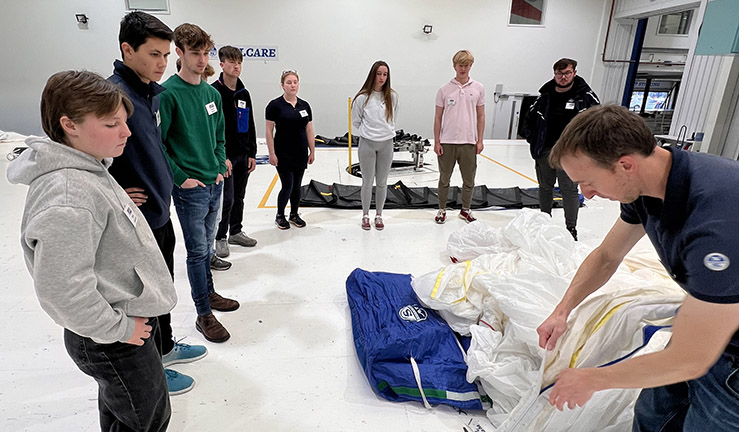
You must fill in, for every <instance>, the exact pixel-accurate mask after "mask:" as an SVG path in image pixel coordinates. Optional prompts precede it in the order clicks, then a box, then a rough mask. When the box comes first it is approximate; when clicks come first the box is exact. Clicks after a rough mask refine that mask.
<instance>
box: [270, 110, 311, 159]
mask: <svg viewBox="0 0 739 432" xmlns="http://www.w3.org/2000/svg"><path fill="white" fill-rule="evenodd" d="M264 118H265V119H267V120H270V121H273V122H275V156H277V167H278V168H285V169H305V168H307V167H308V137H307V135H306V133H305V127H306V126H307V125H308V122H310V121H312V120H313V112H312V111H311V108H310V105H309V104H308V102H306V101H304V100H303V99H300V98H298V101H297V103H296V104H295V106H292V105H290V103H288V102H287V101H286V100H285V98H284V97H282V96H280V97H278V98H277V99H274V100H272V101H271V102H270V103H269V104H268V105H267V108H266V110H265V114H264Z"/></svg>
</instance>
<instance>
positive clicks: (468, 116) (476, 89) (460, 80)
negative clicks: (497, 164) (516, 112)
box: [434, 50, 485, 224]
mask: <svg viewBox="0 0 739 432" xmlns="http://www.w3.org/2000/svg"><path fill="white" fill-rule="evenodd" d="M474 62H475V58H474V57H473V56H472V54H471V53H470V52H469V51H467V50H461V51H458V52H457V53H456V54H454V57H452V63H453V64H454V70H455V71H456V73H457V75H456V76H455V77H454V79H452V80H451V81H449V83H448V84H446V85H444V86H443V87H442V88H440V89H439V91H438V93H436V115H435V116H434V153H436V155H437V156H438V159H439V188H438V190H439V212H438V213H437V214H436V217H435V218H434V220H435V221H436V223H438V224H443V223H444V222H446V204H447V196H448V195H449V179H450V178H451V177H452V171H454V165H455V163H458V164H459V172H460V174H462V210H461V211H460V212H459V217H460V218H462V219H464V220H465V221H466V222H472V221H474V220H475V218H474V217H473V216H472V212H471V211H470V203H471V202H472V189H473V188H474V187H475V171H477V155H478V154H479V153H481V152H482V149H483V145H482V134H483V132H484V131H485V89H484V87H483V86H482V84H481V83H479V82H477V81H475V80H473V79H472V78H470V69H471V68H472V63H474Z"/></svg>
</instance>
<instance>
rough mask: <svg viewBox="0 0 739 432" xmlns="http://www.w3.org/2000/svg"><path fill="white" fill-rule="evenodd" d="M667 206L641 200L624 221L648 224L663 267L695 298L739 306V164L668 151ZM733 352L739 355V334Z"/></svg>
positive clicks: (624, 210)
mask: <svg viewBox="0 0 739 432" xmlns="http://www.w3.org/2000/svg"><path fill="white" fill-rule="evenodd" d="M667 150H668V151H670V152H671V153H672V166H671V168H670V174H669V176H668V178H667V190H666V192H665V199H664V201H662V200H660V199H657V198H652V197H644V196H643V197H639V199H637V200H636V201H635V202H633V203H631V204H622V205H621V219H622V220H623V221H624V222H626V223H630V224H642V225H643V226H644V230H645V231H646V233H647V235H648V236H649V239H650V240H651V241H652V244H653V245H654V247H655V249H656V250H657V254H658V255H659V258H660V260H661V261H662V265H664V266H665V269H667V271H668V273H669V274H670V275H671V276H672V278H673V279H674V280H675V281H676V282H677V283H678V284H679V285H680V286H681V287H682V288H683V289H685V290H686V291H687V292H688V293H690V295H692V296H693V297H695V298H697V299H699V300H702V301H706V302H710V303H739V163H738V162H736V161H732V160H729V159H725V158H721V157H718V156H712V155H707V154H703V153H690V152H685V151H682V150H677V149H674V148H668V149H667ZM729 345H730V347H732V352H739V332H737V333H736V334H734V336H733V338H732V340H731V342H730V344H729Z"/></svg>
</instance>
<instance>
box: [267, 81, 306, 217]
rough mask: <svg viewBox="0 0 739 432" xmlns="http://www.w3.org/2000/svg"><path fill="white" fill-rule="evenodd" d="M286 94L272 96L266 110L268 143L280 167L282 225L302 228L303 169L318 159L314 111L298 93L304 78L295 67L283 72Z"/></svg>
mask: <svg viewBox="0 0 739 432" xmlns="http://www.w3.org/2000/svg"><path fill="white" fill-rule="evenodd" d="M280 82H281V84H282V90H283V94H282V96H280V97H278V98H277V99H274V100H272V101H271V102H270V103H269V104H268V105H267V109H266V112H265V116H264V117H265V119H266V120H267V127H266V130H267V147H269V163H270V164H271V165H274V166H275V167H276V168H277V174H278V175H279V176H280V181H281V182H282V189H281V190H280V193H279V194H278V195H277V217H276V218H275V224H276V225H277V227H278V228H279V229H288V228H290V224H293V225H295V226H296V227H298V228H303V227H304V226H305V221H304V220H303V219H301V218H300V216H299V215H298V206H299V204H300V184H301V182H302V180H303V173H305V169H306V168H307V167H308V164H312V163H313V160H314V159H315V153H316V148H315V142H314V137H315V135H314V133H313V112H312V111H311V108H310V105H309V104H308V102H306V101H304V100H303V99H300V98H299V97H298V89H299V87H300V78H299V77H298V73H297V72H296V71H294V70H286V71H283V72H282V76H281V77H280ZM288 200H289V201H290V217H289V218H287V219H285V206H286V205H287V201H288Z"/></svg>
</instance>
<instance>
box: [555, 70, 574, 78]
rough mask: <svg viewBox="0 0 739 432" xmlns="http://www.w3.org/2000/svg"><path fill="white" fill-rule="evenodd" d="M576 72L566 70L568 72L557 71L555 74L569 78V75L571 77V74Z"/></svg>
mask: <svg viewBox="0 0 739 432" xmlns="http://www.w3.org/2000/svg"><path fill="white" fill-rule="evenodd" d="M574 73H575V71H566V72H555V73H554V76H556V77H557V78H562V77H567V78H569V77H571V76H572V74H574Z"/></svg>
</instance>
